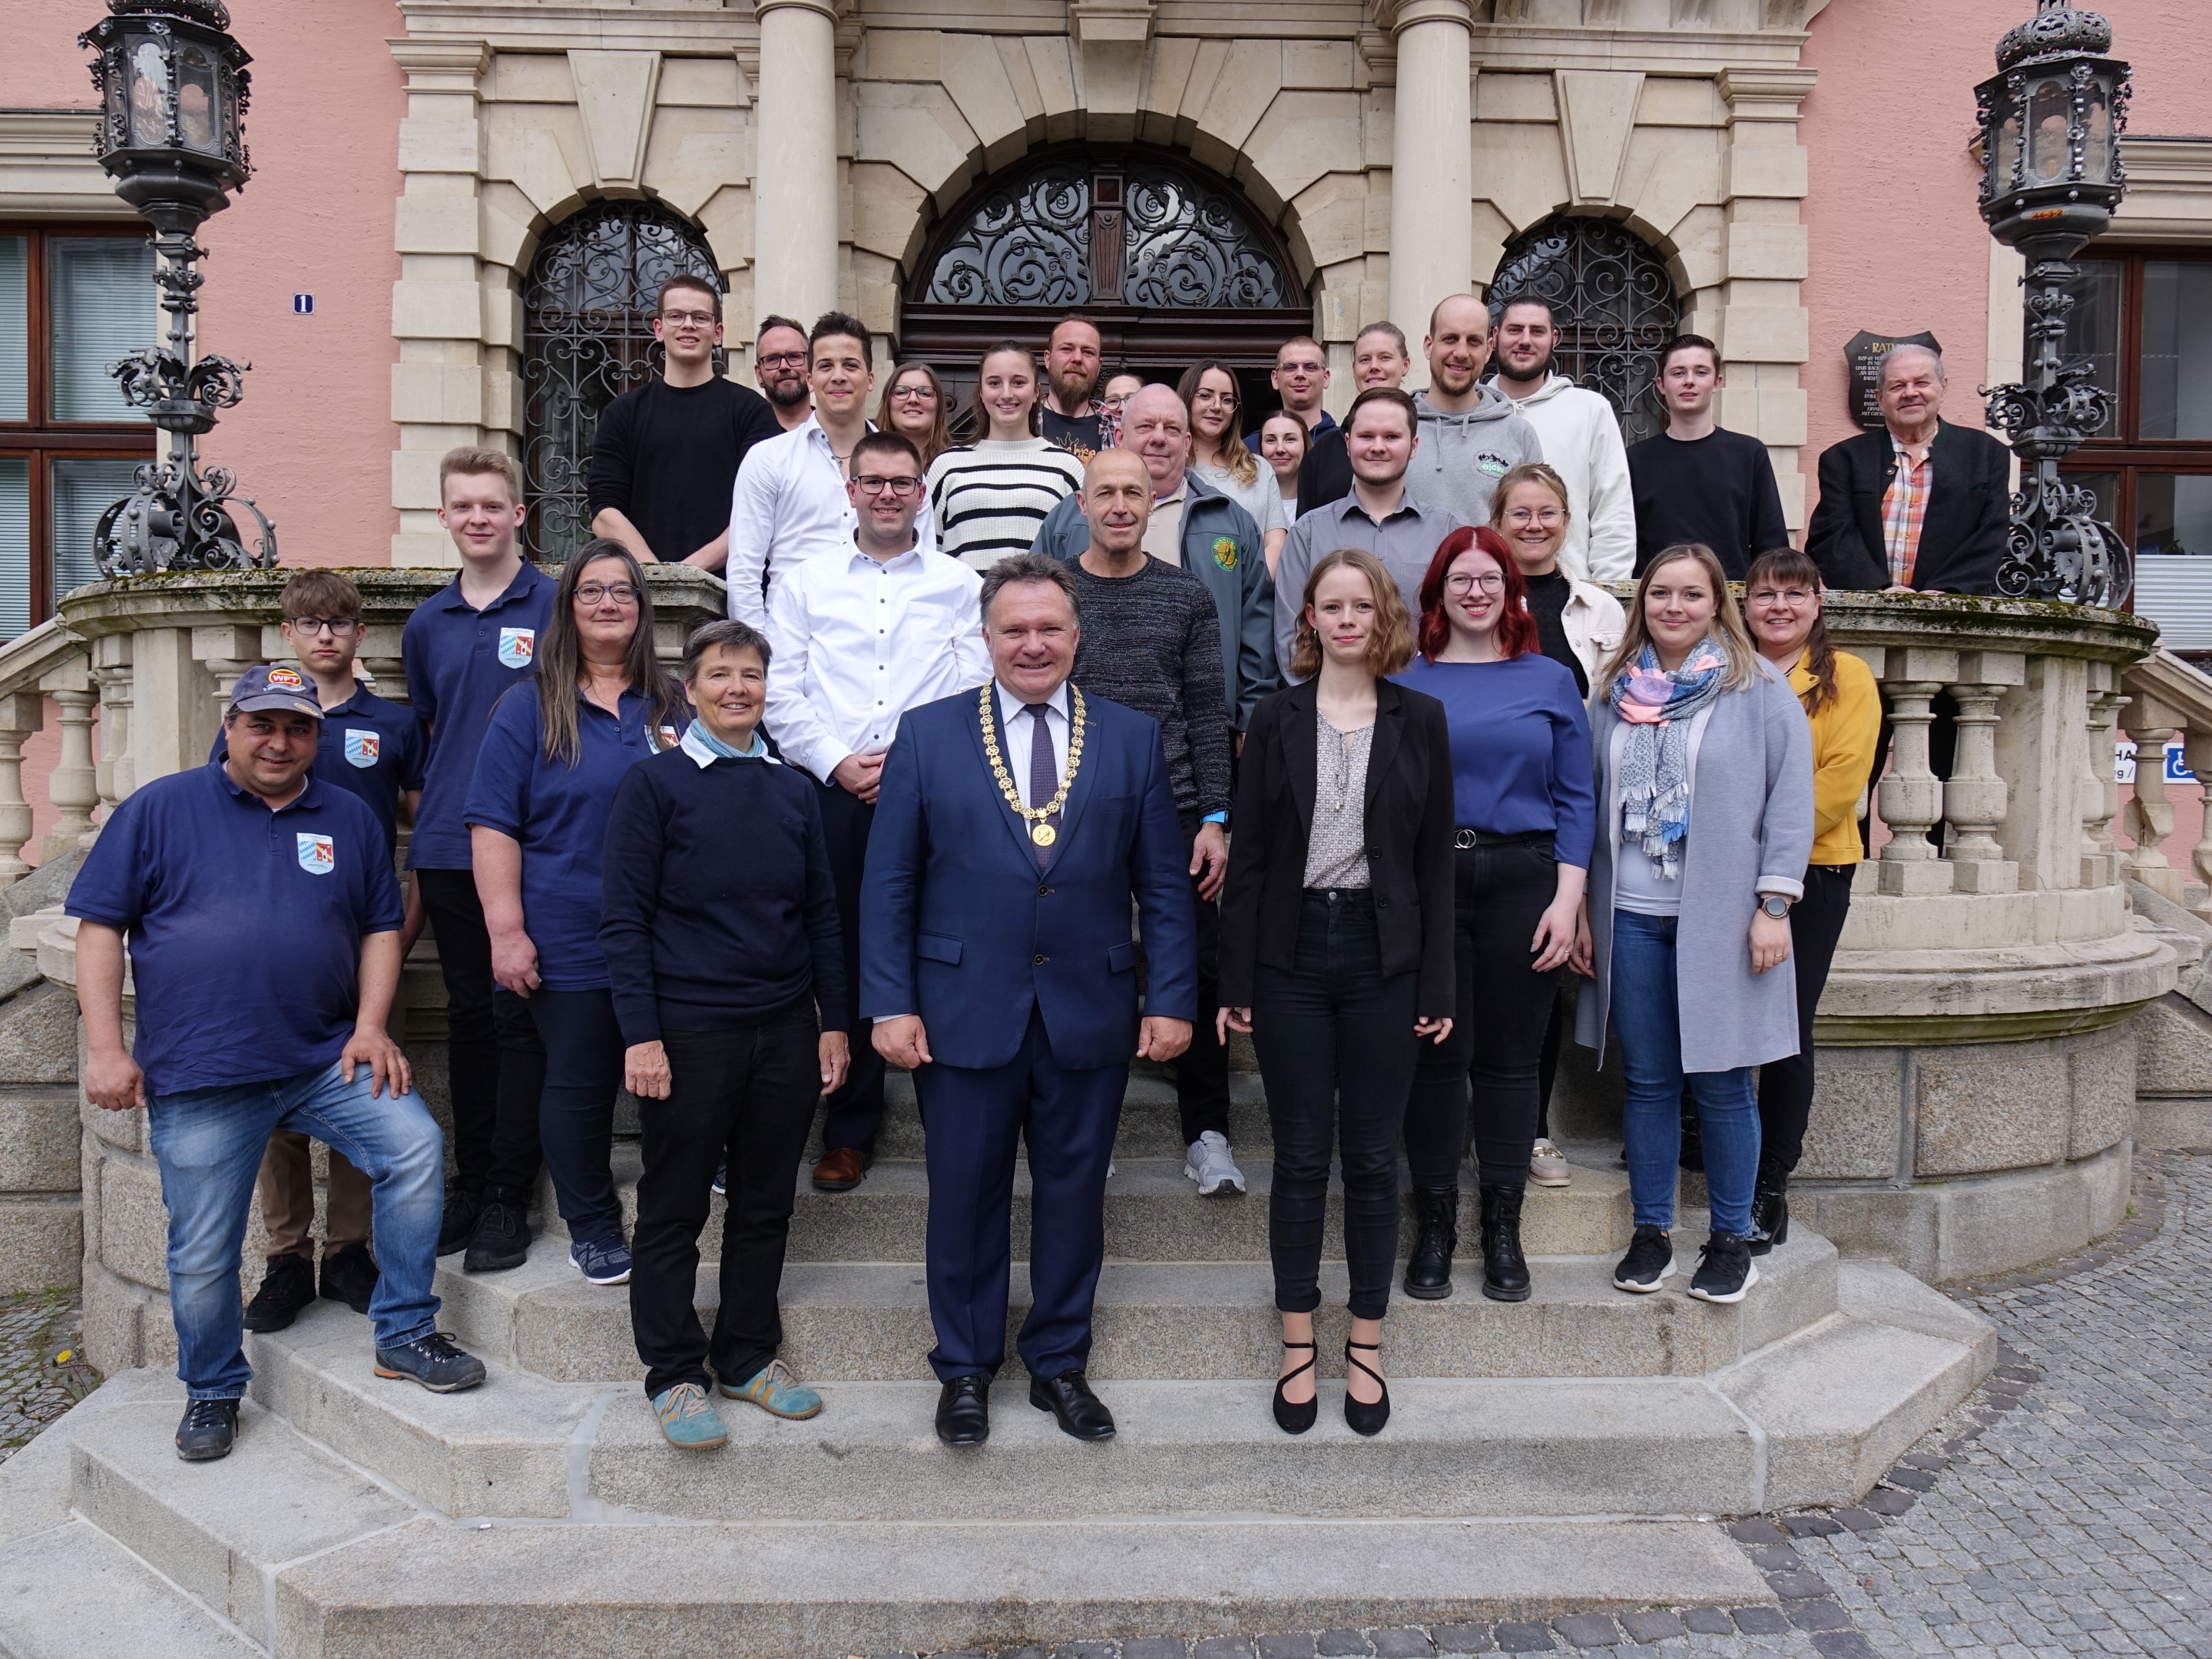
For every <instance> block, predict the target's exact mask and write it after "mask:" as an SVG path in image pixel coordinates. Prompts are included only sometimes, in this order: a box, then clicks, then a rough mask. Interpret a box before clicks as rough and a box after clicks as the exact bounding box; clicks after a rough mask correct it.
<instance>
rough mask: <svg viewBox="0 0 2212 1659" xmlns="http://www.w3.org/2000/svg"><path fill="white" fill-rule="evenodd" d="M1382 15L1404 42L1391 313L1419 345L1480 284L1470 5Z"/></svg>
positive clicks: (1392, 6) (1393, 158)
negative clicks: (1443, 306) (1437, 315)
mask: <svg viewBox="0 0 2212 1659" xmlns="http://www.w3.org/2000/svg"><path fill="white" fill-rule="evenodd" d="M1375 17H1376V22H1377V23H1378V24H1380V25H1381V26H1382V27H1383V28H1386V29H1388V30H1389V32H1390V33H1391V35H1392V36H1393V37H1394V38H1395V40H1396V43H1397V70H1398V94H1397V107H1396V112H1395V114H1394V115H1393V117H1392V118H1391V135H1392V136H1391V150H1390V315H1391V316H1392V318H1394V319H1395V320H1396V321H1397V323H1398V325H1399V326H1400V327H1401V328H1403V329H1404V330H1405V331H1406V332H1407V335H1408V336H1409V337H1412V338H1413V339H1414V340H1415V341H1416V342H1418V341H1419V337H1420V334H1421V331H1422V330H1423V329H1424V328H1425V327H1426V325H1427V324H1428V319H1429V313H1431V311H1433V310H1435V309H1436V305H1437V301H1439V300H1442V299H1443V298H1444V297H1445V296H1446V295H1451V294H1459V293H1462V292H1464V291H1465V290H1466V289H1468V286H1469V285H1470V284H1471V283H1473V282H1474V207H1473V204H1472V198H1473V196H1474V155H1473V150H1472V148H1471V146H1472V143H1473V137H1472V128H1473V122H1474V64H1473V56H1472V54H1473V44H1472V30H1473V14H1472V12H1471V11H1470V9H1469V8H1468V0H1378V3H1377V4H1376V7H1375ZM1415 349H1417V350H1418V349H1419V346H1418V343H1417V344H1416V348H1415Z"/></svg>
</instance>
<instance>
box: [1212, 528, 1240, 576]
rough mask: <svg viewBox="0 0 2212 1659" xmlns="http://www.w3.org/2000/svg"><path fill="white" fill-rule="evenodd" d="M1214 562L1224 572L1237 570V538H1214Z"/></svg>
mask: <svg viewBox="0 0 2212 1659" xmlns="http://www.w3.org/2000/svg"><path fill="white" fill-rule="evenodd" d="M1213 562H1214V563H1216V564H1218V565H1219V566H1220V567H1221V568H1223V569H1224V570H1234V569H1236V568H1237V538H1235V537H1234V536H1216V537H1215V538H1213Z"/></svg>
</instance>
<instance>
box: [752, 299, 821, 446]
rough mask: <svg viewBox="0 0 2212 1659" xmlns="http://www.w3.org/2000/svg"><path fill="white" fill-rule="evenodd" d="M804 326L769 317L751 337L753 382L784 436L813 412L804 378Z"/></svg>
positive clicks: (805, 378) (788, 319)
mask: <svg viewBox="0 0 2212 1659" xmlns="http://www.w3.org/2000/svg"><path fill="white" fill-rule="evenodd" d="M806 363H807V358H806V325H805V324H804V323H794V322H793V321H792V320H791V319H790V318H788V317H775V316H769V317H763V318H762V319H761V325H760V328H759V329H758V331H756V332H755V334H754V336H753V379H755V380H757V381H759V382H760V389H761V395H762V396H763V398H767V399H768V406H769V409H771V410H774V411H775V420H776V424H777V425H778V426H780V427H781V428H783V430H785V431H786V432H793V431H796V430H797V429H798V428H800V427H802V426H805V424H806V417H807V416H809V415H811V414H812V413H813V412H814V391H813V388H812V387H811V386H809V385H808V384H807V377H806Z"/></svg>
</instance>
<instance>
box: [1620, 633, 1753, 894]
mask: <svg viewBox="0 0 2212 1659" xmlns="http://www.w3.org/2000/svg"><path fill="white" fill-rule="evenodd" d="M1727 672H1728V654H1727V653H1725V652H1723V650H1722V649H1721V647H1720V642H1719V641H1717V640H1715V639H1712V638H1711V637H1710V636H1708V637H1707V638H1705V639H1703V640H1701V641H1699V642H1698V643H1697V645H1695V646H1694V647H1692V648H1691V651H1690V654H1689V655H1688V656H1687V657H1686V658H1684V659H1682V665H1681V666H1680V668H1678V669H1676V670H1675V671H1674V672H1673V673H1671V674H1670V673H1668V671H1666V670H1665V669H1663V668H1662V667H1660V666H1659V656H1658V653H1656V652H1655V651H1654V650H1653V649H1652V648H1651V646H1650V642H1649V641H1646V642H1645V644H1644V649H1643V650H1642V651H1640V652H1638V653H1637V658H1636V661H1635V663H1634V664H1633V665H1632V666H1630V667H1628V668H1625V669H1623V670H1622V671H1620V673H1619V674H1618V675H1616V676H1615V677H1614V678H1613V690H1612V691H1611V693H1610V694H1609V696H1611V699H1612V702H1613V713H1614V714H1617V715H1619V716H1620V719H1621V720H1622V721H1623V722H1625V723H1626V726H1627V727H1628V735H1627V737H1626V738H1625V739H1624V740H1623V742H1622V744H1621V748H1620V829H1621V835H1622V837H1623V838H1624V839H1626V840H1631V841H1634V842H1638V843H1639V844H1640V845H1641V846H1642V847H1643V848H1644V856H1645V857H1646V858H1648V859H1650V860H1651V862H1652V863H1654V864H1656V865H1657V866H1659V873H1660V874H1661V875H1662V877H1663V878H1666V879H1667V880H1668V881H1674V880H1678V879H1679V878H1680V876H1681V872H1682V838H1683V837H1684V836H1686V835H1687V834H1688V833H1689V829H1690V722H1691V720H1692V719H1694V718H1695V717H1696V716H1697V715H1698V714H1699V713H1700V712H1702V711H1703V710H1705V709H1706V708H1710V707H1711V705H1712V702H1713V700H1714V699H1715V698H1717V697H1718V696H1720V693H1721V681H1722V679H1723V678H1724V677H1725V676H1726V674H1727Z"/></svg>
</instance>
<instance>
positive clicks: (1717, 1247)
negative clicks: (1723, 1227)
mask: <svg viewBox="0 0 2212 1659" xmlns="http://www.w3.org/2000/svg"><path fill="white" fill-rule="evenodd" d="M1758 1283H1759V1264H1758V1263H1757V1262H1756V1261H1753V1260H1752V1259H1751V1241H1750V1240H1749V1239H1747V1238H1738V1237H1736V1236H1735V1234H1734V1233H1715V1234H1714V1235H1713V1236H1712V1237H1711V1238H1709V1239H1707V1240H1706V1241H1705V1249H1702V1250H1700V1251H1699V1252H1698V1271H1697V1275H1696V1276H1695V1277H1694V1278H1692V1279H1691V1280H1690V1294H1691V1295H1692V1296H1694V1297H1697V1298H1698V1300H1699V1301H1700V1302H1741V1301H1742V1300H1743V1293H1744V1292H1745V1291H1747V1290H1749V1289H1750V1288H1751V1287H1752V1286H1753V1285H1756V1284H1758Z"/></svg>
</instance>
